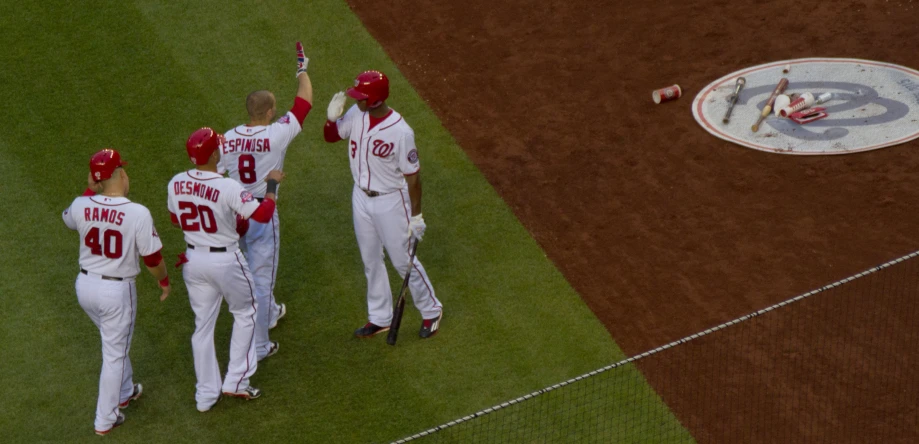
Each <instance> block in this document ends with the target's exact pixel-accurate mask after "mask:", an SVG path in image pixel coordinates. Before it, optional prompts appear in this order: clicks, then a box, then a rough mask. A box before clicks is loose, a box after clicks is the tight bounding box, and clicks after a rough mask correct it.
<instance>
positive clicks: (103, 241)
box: [83, 227, 122, 259]
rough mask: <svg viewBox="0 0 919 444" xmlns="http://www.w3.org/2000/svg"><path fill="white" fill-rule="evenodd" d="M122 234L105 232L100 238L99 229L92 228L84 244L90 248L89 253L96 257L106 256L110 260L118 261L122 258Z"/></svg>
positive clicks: (114, 231) (113, 231)
mask: <svg viewBox="0 0 919 444" xmlns="http://www.w3.org/2000/svg"><path fill="white" fill-rule="evenodd" d="M121 239H122V238H121V232H120V231H116V230H105V231H103V232H102V237H101V238H100V237H99V228H97V227H92V228H90V230H89V232H88V233H86V238H85V239H83V244H85V245H86V246H87V247H89V252H90V253H92V254H94V255H96V256H105V257H107V258H109V259H118V258H120V257H121V246H122V245H121V244H122V240H121Z"/></svg>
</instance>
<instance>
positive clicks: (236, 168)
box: [217, 111, 302, 198]
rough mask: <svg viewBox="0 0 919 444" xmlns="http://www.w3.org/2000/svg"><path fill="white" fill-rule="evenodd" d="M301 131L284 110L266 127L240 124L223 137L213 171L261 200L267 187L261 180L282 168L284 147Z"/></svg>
mask: <svg viewBox="0 0 919 444" xmlns="http://www.w3.org/2000/svg"><path fill="white" fill-rule="evenodd" d="M301 130H302V128H301V127H300V122H298V121H297V118H296V116H294V113H292V112H290V111H288V112H287V114H285V115H284V116H283V117H281V118H280V119H278V120H277V121H275V122H274V123H272V124H271V125H268V126H248V125H240V126H237V127H236V128H233V129H231V130H230V131H227V133H226V134H225V135H224V137H226V140H227V143H226V144H224V145H223V147H221V157H220V163H219V164H218V165H217V171H221V172H223V171H226V172H229V173H230V177H232V178H233V179H236V180H238V181H239V182H241V183H242V184H243V186H244V187H245V188H246V190H248V191H249V192H250V193H252V194H253V195H255V196H257V197H259V198H263V197H265V192H266V190H267V187H268V185H267V184H266V183H265V177H268V172H269V171H271V170H283V169H284V155H285V154H286V153H287V147H288V146H289V145H290V142H291V141H293V140H294V137H296V136H297V134H300V131H301Z"/></svg>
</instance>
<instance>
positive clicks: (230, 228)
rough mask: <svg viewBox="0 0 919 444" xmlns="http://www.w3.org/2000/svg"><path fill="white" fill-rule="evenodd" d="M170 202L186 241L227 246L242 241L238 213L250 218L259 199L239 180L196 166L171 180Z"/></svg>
mask: <svg viewBox="0 0 919 444" xmlns="http://www.w3.org/2000/svg"><path fill="white" fill-rule="evenodd" d="M167 206H168V207H169V212H171V213H172V214H175V215H176V217H177V218H178V220H179V225H180V226H181V227H182V231H183V232H184V233H185V242H186V243H188V244H191V245H194V246H201V247H227V246H230V245H235V244H236V243H237V242H238V241H239V234H237V233H236V215H237V214H239V215H240V216H242V217H244V218H247V219H248V218H249V216H251V215H252V213H254V212H255V210H256V209H257V208H258V206H259V202H258V201H256V200H255V197H253V196H252V193H250V192H249V191H247V190H246V189H245V188H243V186H242V184H240V183H239V182H237V181H235V180H233V179H229V178H226V177H223V176H221V175H219V174H217V173H212V172H208V171H200V170H197V169H195V170H189V171H186V172H184V173H179V174H176V176H175V177H173V178H172V180H171V181H169V197H168V200H167Z"/></svg>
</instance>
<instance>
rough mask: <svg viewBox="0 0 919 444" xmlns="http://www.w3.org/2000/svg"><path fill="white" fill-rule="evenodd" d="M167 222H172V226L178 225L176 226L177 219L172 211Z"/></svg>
mask: <svg viewBox="0 0 919 444" xmlns="http://www.w3.org/2000/svg"><path fill="white" fill-rule="evenodd" d="M169 220H171V221H172V224H173V225H178V224H179V218H178V217H176V214H175V213H173V212H172V211H170V212H169Z"/></svg>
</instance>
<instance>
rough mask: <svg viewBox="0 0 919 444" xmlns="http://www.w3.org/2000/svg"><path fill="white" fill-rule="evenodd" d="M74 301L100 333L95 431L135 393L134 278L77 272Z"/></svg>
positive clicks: (112, 421) (105, 426)
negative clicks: (123, 401) (100, 364)
mask: <svg viewBox="0 0 919 444" xmlns="http://www.w3.org/2000/svg"><path fill="white" fill-rule="evenodd" d="M76 290H77V300H78V301H79V302H80V306H81V307H83V310H84V311H85V312H86V314H87V315H89V318H90V319H91V320H92V321H93V324H96V327H97V328H99V334H100V335H101V336H102V371H101V373H100V375H99V400H98V402H97V403H96V420H95V427H96V430H109V429H111V428H112V425H113V424H115V420H116V419H118V404H119V403H121V401H122V400H127V399H128V398H130V397H131V395H132V394H134V381H133V379H132V378H133V375H134V369H133V368H132V367H131V358H129V357H128V352H129V351H130V350H131V337H132V336H133V335H134V319H135V318H136V311H137V289H136V287H135V285H134V279H125V280H123V281H112V280H106V279H102V277H101V276H99V275H97V274H95V273H87V274H83V273H80V274H79V275H78V276H77V281H76Z"/></svg>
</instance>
